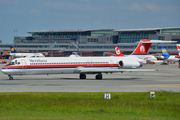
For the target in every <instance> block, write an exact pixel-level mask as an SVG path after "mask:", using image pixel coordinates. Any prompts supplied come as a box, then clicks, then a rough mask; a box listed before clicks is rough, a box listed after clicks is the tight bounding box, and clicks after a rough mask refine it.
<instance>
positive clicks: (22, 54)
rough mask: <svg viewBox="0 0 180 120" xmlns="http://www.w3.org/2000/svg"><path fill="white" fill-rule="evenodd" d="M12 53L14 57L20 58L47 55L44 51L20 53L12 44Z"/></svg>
mask: <svg viewBox="0 0 180 120" xmlns="http://www.w3.org/2000/svg"><path fill="white" fill-rule="evenodd" d="M10 50H11V53H10V54H9V55H11V56H12V57H14V58H19V57H45V56H44V55H43V54H42V53H18V52H16V50H15V48H14V47H13V46H10Z"/></svg>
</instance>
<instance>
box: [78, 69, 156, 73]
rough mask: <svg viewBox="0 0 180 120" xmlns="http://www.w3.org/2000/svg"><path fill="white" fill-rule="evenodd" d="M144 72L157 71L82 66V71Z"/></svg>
mask: <svg viewBox="0 0 180 120" xmlns="http://www.w3.org/2000/svg"><path fill="white" fill-rule="evenodd" d="M135 71H136V72H143V71H146V72H147V71H156V70H155V69H113V68H111V69H103V68H81V69H80V71H79V72H80V73H84V74H88V73H89V74H96V73H113V72H135Z"/></svg>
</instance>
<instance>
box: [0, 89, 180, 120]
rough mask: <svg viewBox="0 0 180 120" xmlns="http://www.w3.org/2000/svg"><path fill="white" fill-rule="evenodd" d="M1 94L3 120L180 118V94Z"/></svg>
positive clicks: (0, 115)
mask: <svg viewBox="0 0 180 120" xmlns="http://www.w3.org/2000/svg"><path fill="white" fill-rule="evenodd" d="M110 94H111V99H110V100H107V99H103V93H100V92H95V93H64V92H49V93H44V92H43V93H42V92H41V93H34V92H33V93H0V119H14V120H16V119H18V120H19V119H63V120H66V119H74V120H76V119H77V120H81V119H83V120H84V119H87V120H88V119H98V120H99V119H150V120H151V119H153V120H154V119H162V120H163V119H177V120H179V119H180V93H174V92H156V98H152V99H150V94H149V92H137V93H136V92H130V93H126V92H123V93H121V92H110Z"/></svg>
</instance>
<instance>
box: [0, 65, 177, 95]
mask: <svg viewBox="0 0 180 120" xmlns="http://www.w3.org/2000/svg"><path fill="white" fill-rule="evenodd" d="M3 66H5V64H0V69H1V68H2V67H3ZM142 69H159V71H155V72H124V73H113V74H103V79H102V80H96V79H95V75H87V79H85V80H80V79H79V74H52V75H49V76H47V75H26V76H13V77H14V80H9V79H8V76H7V75H4V74H3V73H2V72H0V92H149V91H150V90H155V91H172V92H180V69H179V68H178V65H177V64H171V65H144V66H143V67H142Z"/></svg>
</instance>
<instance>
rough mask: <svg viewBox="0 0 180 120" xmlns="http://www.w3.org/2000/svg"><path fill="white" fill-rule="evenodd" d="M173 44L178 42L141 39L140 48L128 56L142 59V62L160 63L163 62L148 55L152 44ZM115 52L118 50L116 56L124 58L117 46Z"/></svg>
mask: <svg viewBox="0 0 180 120" xmlns="http://www.w3.org/2000/svg"><path fill="white" fill-rule="evenodd" d="M173 42H176V41H162V40H149V39H141V40H140V42H139V44H138V46H137V47H136V49H135V50H134V51H133V52H132V54H131V55H127V56H135V57H138V58H140V59H142V60H146V61H152V62H155V63H159V62H161V61H158V60H157V58H156V57H155V56H153V55H147V52H148V50H149V48H150V47H151V44H152V43H173ZM115 50H116V54H117V55H116V56H124V55H123V54H122V53H121V51H120V50H119V48H118V47H117V46H115ZM118 53H119V54H118ZM145 63H146V62H145Z"/></svg>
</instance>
